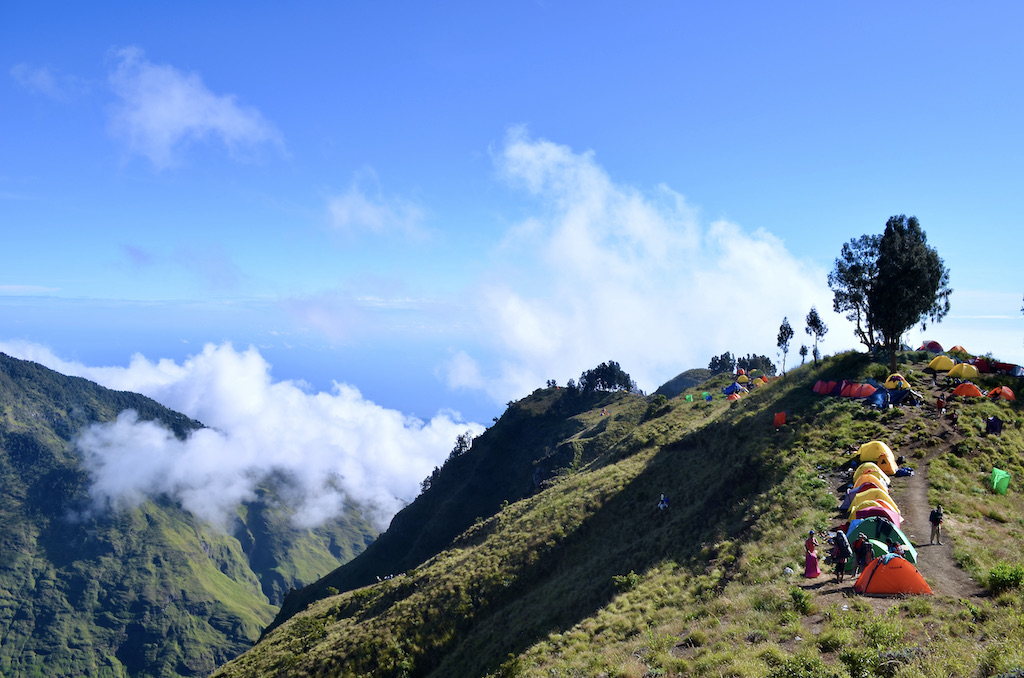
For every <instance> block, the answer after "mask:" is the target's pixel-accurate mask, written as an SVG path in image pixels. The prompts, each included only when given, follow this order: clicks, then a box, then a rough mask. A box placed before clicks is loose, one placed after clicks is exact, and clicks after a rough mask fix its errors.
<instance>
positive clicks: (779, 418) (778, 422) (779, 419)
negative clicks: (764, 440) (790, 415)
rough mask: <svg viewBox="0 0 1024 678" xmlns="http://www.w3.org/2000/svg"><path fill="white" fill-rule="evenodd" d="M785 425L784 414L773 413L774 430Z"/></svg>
mask: <svg viewBox="0 0 1024 678" xmlns="http://www.w3.org/2000/svg"><path fill="white" fill-rule="evenodd" d="M785 423H786V413H785V412H776V413H775V428H779V427H780V426H782V425H784V424H785Z"/></svg>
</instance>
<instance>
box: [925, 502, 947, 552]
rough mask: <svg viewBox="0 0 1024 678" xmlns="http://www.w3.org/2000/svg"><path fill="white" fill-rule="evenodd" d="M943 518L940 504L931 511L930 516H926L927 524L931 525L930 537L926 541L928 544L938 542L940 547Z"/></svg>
mask: <svg viewBox="0 0 1024 678" xmlns="http://www.w3.org/2000/svg"><path fill="white" fill-rule="evenodd" d="M944 518H945V515H943V513H942V504H939V505H938V506H937V507H936V508H933V509H932V512H931V514H929V516H928V522H929V523H931V524H932V536H931V538H930V539H929V540H928V543H929V544H934V543H936V542H938V543H939V546H942V521H943V519H944Z"/></svg>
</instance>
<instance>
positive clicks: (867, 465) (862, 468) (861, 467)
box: [853, 461, 889, 485]
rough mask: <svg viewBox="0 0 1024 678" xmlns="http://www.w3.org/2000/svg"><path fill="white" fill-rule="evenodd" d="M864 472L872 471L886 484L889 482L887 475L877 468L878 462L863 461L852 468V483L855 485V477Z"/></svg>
mask: <svg viewBox="0 0 1024 678" xmlns="http://www.w3.org/2000/svg"><path fill="white" fill-rule="evenodd" d="M865 473H872V474H874V475H876V476H878V477H879V478H881V479H882V480H884V481H885V484H886V485H888V484H889V476H888V475H886V473H885V471H883V470H882V469H880V468H878V464H876V463H874V462H873V461H865V462H863V463H861V464H858V465H857V468H856V469H854V471H853V480H854V483H853V484H854V485H856V484H857V478H860V477H861V476H862V475H864V474H865Z"/></svg>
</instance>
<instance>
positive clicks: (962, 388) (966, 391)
mask: <svg viewBox="0 0 1024 678" xmlns="http://www.w3.org/2000/svg"><path fill="white" fill-rule="evenodd" d="M953 395H955V396H961V397H963V398H981V397H982V396H984V395H985V394H984V393H982V392H981V389H980V388H978V387H977V386H975V385H974V384H972V383H970V382H964V383H963V384H960V385H959V386H957V387H956V388H954V389H953Z"/></svg>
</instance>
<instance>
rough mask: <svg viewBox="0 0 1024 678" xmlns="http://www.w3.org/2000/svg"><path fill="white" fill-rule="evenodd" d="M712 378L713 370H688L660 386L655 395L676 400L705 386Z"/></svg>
mask: <svg viewBox="0 0 1024 678" xmlns="http://www.w3.org/2000/svg"><path fill="white" fill-rule="evenodd" d="M710 378H711V370H709V369H706V368H698V369H693V370H686V371H685V372H683V373H682V374H677V375H676V376H674V377H672V378H671V379H669V380H668V381H666V382H665V383H664V384H662V385H661V386H659V387H658V390H657V391H655V392H654V395H663V396H665V397H666V398H675V397H676V396H677V395H679V394H680V393H682V392H683V391H685V390H687V389H690V388H693V387H694V386H698V385H700V384H703V383H704V382H705V381H707V380H708V379H710Z"/></svg>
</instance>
